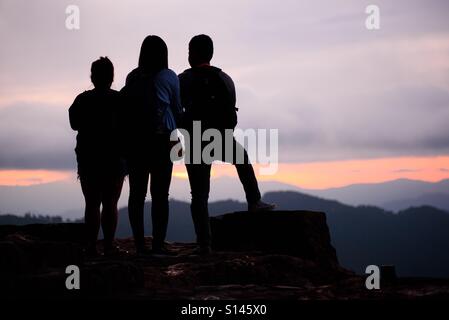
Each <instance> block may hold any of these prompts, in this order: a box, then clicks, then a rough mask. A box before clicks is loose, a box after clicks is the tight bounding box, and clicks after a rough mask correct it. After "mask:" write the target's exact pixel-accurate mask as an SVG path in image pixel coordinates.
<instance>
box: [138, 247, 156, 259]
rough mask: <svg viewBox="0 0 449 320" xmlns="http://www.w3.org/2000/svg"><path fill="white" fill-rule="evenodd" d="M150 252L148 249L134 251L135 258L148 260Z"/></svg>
mask: <svg viewBox="0 0 449 320" xmlns="http://www.w3.org/2000/svg"><path fill="white" fill-rule="evenodd" d="M151 255H152V251H151V250H150V249H148V248H139V249H136V257H138V258H148V257H151Z"/></svg>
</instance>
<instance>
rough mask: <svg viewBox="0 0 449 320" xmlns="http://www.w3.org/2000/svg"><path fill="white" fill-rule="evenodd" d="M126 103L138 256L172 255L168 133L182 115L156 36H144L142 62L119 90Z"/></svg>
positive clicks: (131, 203) (130, 208)
mask: <svg viewBox="0 0 449 320" xmlns="http://www.w3.org/2000/svg"><path fill="white" fill-rule="evenodd" d="M121 93H122V95H123V98H124V100H125V103H126V108H125V109H124V112H123V115H122V116H123V121H124V123H125V129H124V131H125V134H124V141H123V149H124V153H125V158H126V163H127V167H128V171H129V188H130V190H129V200H128V211H129V220H130V224H131V229H132V232H133V236H134V242H135V246H136V252H137V254H170V252H169V251H168V250H167V249H166V247H165V237H166V233H167V226H168V215H169V202H168V195H169V189H170V182H171V176H172V169H173V163H172V161H171V159H170V150H171V147H172V145H173V143H172V142H171V141H170V133H171V132H172V131H173V130H175V129H176V128H177V123H178V122H179V121H180V117H181V115H182V108H181V104H180V96H179V80H178V77H177V75H176V73H175V72H173V71H172V70H170V69H169V68H168V50H167V45H166V44H165V42H164V40H162V39H161V38H160V37H158V36H155V35H150V36H147V37H146V38H145V40H144V41H143V43H142V47H141V50H140V57H139V64H138V67H137V68H136V69H134V70H133V71H131V72H130V73H129V74H128V76H127V79H126V84H125V86H124V88H123V89H122V90H121ZM149 175H151V183H150V193H151V217H152V224H153V242H152V250H151V251H150V250H149V249H148V248H147V247H146V245H145V238H144V205H145V198H146V194H147V189H148V182H149Z"/></svg>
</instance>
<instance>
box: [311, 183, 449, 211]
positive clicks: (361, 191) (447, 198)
mask: <svg viewBox="0 0 449 320" xmlns="http://www.w3.org/2000/svg"><path fill="white" fill-rule="evenodd" d="M305 193H308V194H312V195H316V196H320V197H323V198H327V199H336V200H338V201H341V202H344V203H348V204H352V205H362V204H365V205H375V206H379V207H382V208H384V209H387V210H392V211H399V210H403V209H406V208H409V207H412V206H422V205H430V206H434V207H437V208H440V209H443V210H446V211H449V179H446V180H442V181H439V182H435V183H432V182H424V181H415V180H407V179H399V180H394V181H389V182H384V183H374V184H354V185H350V186H347V187H342V188H333V189H327V190H305Z"/></svg>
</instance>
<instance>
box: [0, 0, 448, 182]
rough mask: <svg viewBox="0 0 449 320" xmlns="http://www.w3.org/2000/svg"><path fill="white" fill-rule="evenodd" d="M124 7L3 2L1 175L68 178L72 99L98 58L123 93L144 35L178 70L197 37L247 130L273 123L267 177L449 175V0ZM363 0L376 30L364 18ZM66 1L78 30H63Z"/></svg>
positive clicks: (169, 0)
mask: <svg viewBox="0 0 449 320" xmlns="http://www.w3.org/2000/svg"><path fill="white" fill-rule="evenodd" d="M120 3H121V4H119V3H117V2H112V1H91V0H90V1H76V0H72V1H45V0H36V1H25V0H0V38H1V43H2V45H1V46H0V70H1V72H0V185H1V184H3V185H15V184H31V183H38V182H47V181H54V180H58V179H68V178H69V177H70V178H72V175H68V173H71V172H73V170H74V168H75V158H74V152H73V148H74V144H75V133H74V132H72V131H71V129H70V127H69V124H68V115H67V109H68V107H69V106H70V104H71V102H72V101H73V99H74V98H75V96H76V95H77V94H78V93H80V92H82V91H84V90H88V89H91V88H92V85H91V84H90V81H89V68H90V63H91V62H92V61H93V60H95V59H97V58H98V57H99V56H104V55H107V56H109V57H110V59H111V60H112V61H113V63H114V64H115V68H116V77H115V82H114V85H113V87H114V88H115V89H120V88H121V87H122V86H123V83H124V79H125V77H126V74H127V73H128V72H129V71H130V70H131V69H132V68H134V67H135V66H136V64H137V58H138V53H139V48H140V44H141V42H142V40H143V39H144V37H145V36H146V35H148V34H157V35H159V36H161V37H162V38H163V39H164V40H165V41H166V42H167V45H168V47H169V59H170V61H169V63H170V67H171V68H172V69H173V70H175V71H176V72H181V71H182V70H184V69H186V68H187V67H188V64H187V43H188V41H189V39H190V38H191V37H192V36H194V35H196V34H199V33H206V34H209V35H210V36H211V37H212V38H213V39H214V41H215V52H216V54H215V57H214V59H213V64H215V65H217V66H220V67H222V68H223V69H224V70H225V71H226V72H227V73H228V74H230V75H231V76H232V77H233V79H234V81H235V83H236V86H237V95H238V96H237V99H238V107H239V108H240V111H239V126H240V127H241V128H274V129H279V160H280V162H281V163H280V167H279V168H280V170H279V172H278V174H277V175H274V176H271V177H260V178H261V179H266V180H267V179H269V180H278V181H283V182H288V183H292V184H296V185H299V186H305V187H313V188H324V187H330V186H339V185H345V184H349V183H355V182H376V181H385V180H392V179H396V178H401V177H407V178H413V179H420V180H429V181H437V180H439V179H443V178H447V177H449V125H447V124H448V120H449V19H448V18H447V13H448V12H449V11H448V9H449V2H448V1H444V0H441V1H440V0H428V1H424V0H422V1H415V0H403V1H402V0H396V1H387V0H383V1H380V0H378V1H374V0H372V1H361V0H340V1H336V0H319V1H317V0H315V1H300V0H282V1H278V0H272V1H262V0H253V1H250V0H234V1H231V0H226V1H224V0H220V1H210V0H209V1H199V0H190V1H182V0H165V1H148V0H145V1H144V0H142V1H121V2H120ZM369 4H375V5H377V6H378V7H379V8H380V30H367V29H366V27H365V19H366V17H367V14H366V13H365V8H366V7H367V6H368V5H369ZM68 5H77V6H78V7H79V9H80V29H79V30H68V29H67V28H66V24H65V20H66V17H67V15H66V13H65V10H66V7H67V6H68ZM220 170H221V169H220V168H218V169H217V170H216V175H220V174H225V175H227V174H229V175H233V174H234V172H231V171H232V170H229V168H225V169H223V170H221V171H220ZM176 174H177V175H178V176H179V177H183V175H184V172H183V168H182V167H181V166H179V167H177V168H176Z"/></svg>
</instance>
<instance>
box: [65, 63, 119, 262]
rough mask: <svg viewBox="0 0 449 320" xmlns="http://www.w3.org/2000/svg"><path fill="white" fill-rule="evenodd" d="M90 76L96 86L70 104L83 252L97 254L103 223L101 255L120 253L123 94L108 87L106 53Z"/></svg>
mask: <svg viewBox="0 0 449 320" xmlns="http://www.w3.org/2000/svg"><path fill="white" fill-rule="evenodd" d="M91 80H92V83H93V85H94V87H95V88H94V89H93V90H88V91H85V92H83V93H81V94H79V95H78V96H77V97H76V99H75V101H74V102H73V104H72V106H71V107H70V109H69V118H70V125H71V127H72V129H73V130H76V131H78V134H77V138H76V140H77V144H76V148H75V152H76V158H77V162H78V177H79V180H80V182H81V189H82V191H83V195H84V199H85V202H86V206H85V212H84V221H85V224H86V233H87V254H88V256H94V255H96V254H97V250H96V242H97V237H98V232H99V229H100V225H101V226H102V229H103V235H104V254H105V255H114V254H117V253H121V252H120V250H119V248H118V247H116V246H114V237H115V231H116V228H117V217H118V210H117V202H118V200H119V198H120V193H121V191H122V185H123V180H124V177H125V167H124V161H123V159H122V157H121V152H120V150H119V144H118V141H119V139H120V138H119V135H120V133H119V127H120V124H119V110H120V108H121V105H120V103H121V102H120V101H121V99H120V94H119V93H118V92H117V91H115V90H112V89H111V84H112V82H113V80H114V66H113V64H112V62H111V61H110V60H109V59H108V58H107V57H101V58H100V59H98V60H96V61H94V62H93V63H92V67H91ZM100 207H102V208H101V214H100Z"/></svg>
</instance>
